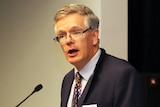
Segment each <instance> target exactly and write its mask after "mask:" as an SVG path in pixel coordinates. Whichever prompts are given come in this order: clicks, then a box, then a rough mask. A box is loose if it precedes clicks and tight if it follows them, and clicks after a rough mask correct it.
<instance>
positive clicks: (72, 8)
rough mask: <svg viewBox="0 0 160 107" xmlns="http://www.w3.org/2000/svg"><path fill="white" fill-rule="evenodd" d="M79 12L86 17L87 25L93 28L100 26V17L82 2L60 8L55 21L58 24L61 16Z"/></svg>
mask: <svg viewBox="0 0 160 107" xmlns="http://www.w3.org/2000/svg"><path fill="white" fill-rule="evenodd" d="M73 13H79V14H81V15H84V16H85V18H86V24H87V25H86V26H88V27H91V28H92V29H95V28H97V29H98V28H99V19H98V17H97V16H96V15H95V14H94V13H93V11H92V10H91V9H90V8H89V7H87V6H85V5H82V4H69V5H66V6H64V7H63V8H62V9H60V10H59V11H58V12H57V13H56V14H55V17H54V23H55V24H56V23H57V21H58V20H59V19H60V18H63V17H65V16H67V15H69V14H73Z"/></svg>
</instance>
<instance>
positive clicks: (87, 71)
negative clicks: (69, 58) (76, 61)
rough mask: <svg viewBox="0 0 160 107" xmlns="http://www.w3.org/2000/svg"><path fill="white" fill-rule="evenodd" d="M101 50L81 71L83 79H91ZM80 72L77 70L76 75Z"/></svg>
mask: <svg viewBox="0 0 160 107" xmlns="http://www.w3.org/2000/svg"><path fill="white" fill-rule="evenodd" d="M100 54H101V50H100V49H99V50H98V51H97V53H96V54H95V55H94V56H93V57H92V59H91V60H90V61H89V62H88V63H87V64H86V65H85V66H84V67H83V68H82V69H81V70H80V71H79V73H80V74H81V76H82V77H83V79H85V80H87V81H88V79H89V78H90V76H91V75H92V74H93V72H94V69H95V67H96V63H97V61H98V59H99V57H100ZM76 72H78V70H77V69H76V68H75V73H76Z"/></svg>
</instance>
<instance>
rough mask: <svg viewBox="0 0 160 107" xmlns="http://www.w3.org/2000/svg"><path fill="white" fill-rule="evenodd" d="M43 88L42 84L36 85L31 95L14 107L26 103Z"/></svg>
mask: <svg viewBox="0 0 160 107" xmlns="http://www.w3.org/2000/svg"><path fill="white" fill-rule="evenodd" d="M42 88H43V85H42V84H39V85H37V86H36V87H35V88H34V90H33V91H32V93H31V94H29V95H28V96H27V97H26V98H25V99H24V100H22V101H21V102H20V103H19V104H18V105H17V106H16V107H19V106H20V105H21V104H22V103H23V102H24V101H26V100H27V99H28V98H29V97H30V96H31V95H32V94H34V93H35V92H38V91H40V90H41V89H42Z"/></svg>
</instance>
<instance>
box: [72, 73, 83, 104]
mask: <svg viewBox="0 0 160 107" xmlns="http://www.w3.org/2000/svg"><path fill="white" fill-rule="evenodd" d="M75 79H76V85H75V88H74V94H73V101H72V107H77V106H78V99H79V98H80V96H81V87H82V84H81V80H82V76H81V75H80V74H79V72H77V73H76V78H75Z"/></svg>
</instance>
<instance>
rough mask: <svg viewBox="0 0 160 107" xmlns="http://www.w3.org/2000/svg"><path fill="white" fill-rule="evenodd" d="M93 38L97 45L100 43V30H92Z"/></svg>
mask: <svg viewBox="0 0 160 107" xmlns="http://www.w3.org/2000/svg"><path fill="white" fill-rule="evenodd" d="M92 40H93V45H97V44H98V43H99V30H98V29H94V30H93V31H92Z"/></svg>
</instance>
